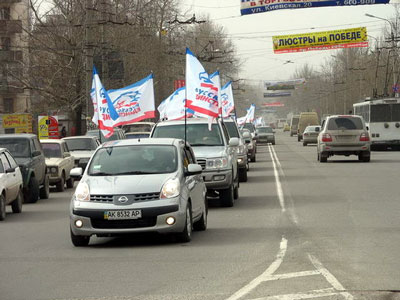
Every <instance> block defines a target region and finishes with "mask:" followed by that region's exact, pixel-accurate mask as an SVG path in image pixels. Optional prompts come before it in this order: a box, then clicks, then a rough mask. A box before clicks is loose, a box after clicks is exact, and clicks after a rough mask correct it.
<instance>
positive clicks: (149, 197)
mask: <svg viewBox="0 0 400 300" xmlns="http://www.w3.org/2000/svg"><path fill="white" fill-rule="evenodd" d="M133 196H134V197H135V201H149V200H158V199H160V193H147V194H135V195H133Z"/></svg>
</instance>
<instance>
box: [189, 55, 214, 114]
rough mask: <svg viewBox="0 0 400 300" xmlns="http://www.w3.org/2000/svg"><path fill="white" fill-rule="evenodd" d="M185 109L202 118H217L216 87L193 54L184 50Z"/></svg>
mask: <svg viewBox="0 0 400 300" xmlns="http://www.w3.org/2000/svg"><path fill="white" fill-rule="evenodd" d="M186 97H187V99H186V107H188V108H190V109H192V110H193V111H195V113H196V115H198V116H203V117H207V116H209V117H213V118H217V117H218V107H219V106H218V87H216V86H215V84H214V82H213V81H212V80H211V79H210V76H209V75H208V73H207V72H206V70H205V69H204V67H203V66H202V65H201V63H200V62H199V60H198V59H197V58H196V56H194V54H193V53H192V52H191V51H190V50H189V49H188V48H186Z"/></svg>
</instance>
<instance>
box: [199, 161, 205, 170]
mask: <svg viewBox="0 0 400 300" xmlns="http://www.w3.org/2000/svg"><path fill="white" fill-rule="evenodd" d="M197 163H198V164H199V165H200V166H201V168H202V169H203V170H204V169H205V168H206V160H205V159H198V160H197Z"/></svg>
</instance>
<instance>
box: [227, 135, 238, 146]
mask: <svg viewBox="0 0 400 300" xmlns="http://www.w3.org/2000/svg"><path fill="white" fill-rule="evenodd" d="M237 146H239V139H238V138H236V137H233V138H230V140H229V147H237Z"/></svg>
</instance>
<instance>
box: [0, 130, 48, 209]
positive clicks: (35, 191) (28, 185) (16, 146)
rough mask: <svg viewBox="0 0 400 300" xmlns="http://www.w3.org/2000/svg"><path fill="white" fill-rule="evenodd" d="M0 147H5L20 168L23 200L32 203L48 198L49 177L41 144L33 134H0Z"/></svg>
mask: <svg viewBox="0 0 400 300" xmlns="http://www.w3.org/2000/svg"><path fill="white" fill-rule="evenodd" d="M0 148H7V149H8V151H10V152H11V154H12V155H13V156H14V158H15V160H16V161H17V163H18V165H19V166H20V168H21V172H22V178H23V182H24V200H25V202H28V203H34V202H36V201H37V200H38V199H39V196H40V198H42V199H47V198H49V177H48V175H47V168H46V162H45V158H44V154H43V149H42V146H41V145H40V143H39V140H38V138H37V136H36V135H34V134H5V135H0Z"/></svg>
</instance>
